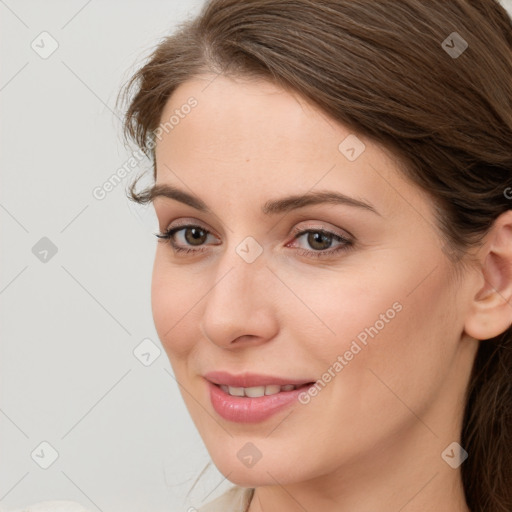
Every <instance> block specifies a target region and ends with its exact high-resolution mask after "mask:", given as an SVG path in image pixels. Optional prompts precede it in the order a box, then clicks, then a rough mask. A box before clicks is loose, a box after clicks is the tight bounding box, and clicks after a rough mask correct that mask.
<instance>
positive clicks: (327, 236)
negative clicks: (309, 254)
mask: <svg viewBox="0 0 512 512" xmlns="http://www.w3.org/2000/svg"><path fill="white" fill-rule="evenodd" d="M301 233H302V234H299V235H298V236H296V237H295V240H299V239H300V238H303V237H306V238H305V240H306V241H307V243H308V245H309V247H311V248H312V249H314V250H315V251H325V250H326V249H330V248H331V246H332V244H333V241H334V240H337V241H339V242H347V240H345V239H344V238H342V237H340V236H338V235H335V234H334V233H330V232H328V231H323V230H316V231H311V230H310V231H302V232H301Z"/></svg>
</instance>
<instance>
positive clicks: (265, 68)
mask: <svg viewBox="0 0 512 512" xmlns="http://www.w3.org/2000/svg"><path fill="white" fill-rule="evenodd" d="M454 33H456V34H454ZM204 72H210V73H223V74H225V75H232V76H244V77H258V78H266V79H268V80H271V81H273V82H274V83H276V84H278V85H281V86H283V87H285V88H289V89H290V90H293V91H295V92H298V93H300V94H301V95H302V96H304V97H305V98H307V99H308V100H310V101H312V102H313V103H315V104H317V105H318V106H319V107H320V108H321V109H323V111H325V112H326V113H327V114H328V115H329V116H330V117H331V118H333V119H334V120H336V121H339V122H341V123H343V124H345V125H347V126H348V127H350V128H351V129H352V130H353V132H354V133H358V134H362V135H363V136H366V137H368V138H370V139H371V140H373V141H375V142H376V143H380V144H381V145H383V146H384V147H386V148H388V149H389V150H391V151H392V152H393V154H394V155H396V156H397V157H398V160H399V162H400V163H401V164H402V171H403V172H404V173H405V175H406V176H408V177H409V178H410V179H411V180H413V182H415V183H416V184H417V185H419V186H420V187H421V188H422V189H424V190H426V191H428V192H429V193H430V194H431V197H432V198H433V201H434V203H435V204H436V206H437V224H438V227H439V229H440V232H441V233H442V236H443V239H444V241H445V243H446V246H447V247H448V248H449V249H450V250H449V251H448V255H449V256H450V257H451V258H453V260H454V262H456V261H460V260H461V257H462V255H463V254H464V251H465V250H466V249H468V248H469V247H471V246H473V245H474V244H477V243H478V242H479V241H480V240H481V239H482V236H483V235H485V233H487V232H488V230H489V228H490V227H491V226H492V224H493V222H494V220H495V219H496V218H497V217H498V216H499V215H500V214H501V213H503V212H504V211H506V210H508V209H510V208H511V202H510V199H509V198H510V197H512V195H510V194H507V193H505V191H506V189H507V185H512V21H511V19H510V17H509V16H508V14H507V12H506V11H505V9H504V8H503V7H502V6H501V5H500V4H499V3H498V2H497V1H496V0H385V1H384V0H212V1H209V2H207V3H206V4H205V6H204V8H203V10H202V12H201V13H200V15H199V16H197V17H196V18H194V19H192V20H189V21H187V22H186V23H184V24H182V26H181V27H179V29H178V30H176V31H175V32H174V34H173V35H171V36H169V37H168V38H166V39H165V40H164V41H163V42H161V43H160V44H159V45H158V47H157V48H156V49H155V50H154V52H153V53H152V54H151V56H150V58H149V60H148V61H147V63H146V64H145V65H144V66H143V67H142V68H141V69H140V70H139V71H138V72H137V73H136V74H135V75H134V76H133V77H132V79H131V80H130V82H129V83H128V84H127V86H126V88H125V90H124V92H125V96H123V98H125V99H128V98H129V105H128V108H127V112H126V118H125V133H126V134H127V136H128V137H129V138H131V139H133V140H134V141H135V142H136V143H137V144H138V145H139V147H140V148H141V149H142V150H143V151H144V152H146V154H148V155H149V156H150V157H152V158H153V161H154V145H155V130H156V129H157V128H158V125H159V123H160V121H161V119H160V118H161V114H162V110H163V108H164V106H165V104H166V102H167V100H168V99H169V96H170V95H171V94H172V93H173V91H174V90H175V89H176V87H177V86H179V85H180V84H182V83H183V82H185V81H186V80H188V79H190V78H193V77H194V76H197V75H199V74H202V73H204ZM155 172H156V169H155ZM155 177H156V174H155ZM135 185H136V182H134V183H133V184H132V186H131V188H130V198H131V199H133V200H135V201H138V202H141V203H144V202H148V201H151V195H150V194H149V193H148V192H147V190H146V191H143V192H140V193H137V192H135ZM511 190H512V189H511ZM461 439H462V441H461V443H462V446H463V447H464V448H465V449H466V451H467V452H468V453H469V458H468V459H467V461H466V462H464V464H463V465H462V467H461V469H462V477H463V483H464V489H465V494H466V500H467V503H468V506H469V507H470V508H471V510H472V511H473V512H480V511H482V512H510V511H512V329H511V328H509V329H507V330H506V331H505V332H503V333H502V334H501V335H499V336H497V337H496V338H493V339H490V340H485V341H481V342H480V348H479V350H478V353H477V356H476V359H475V363H474V368H473V374H472V378H471V382H470V385H469V388H468V391H467V405H466V410H465V415H464V420H463V429H462V433H461Z"/></svg>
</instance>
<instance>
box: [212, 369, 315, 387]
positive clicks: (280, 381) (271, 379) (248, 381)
mask: <svg viewBox="0 0 512 512" xmlns="http://www.w3.org/2000/svg"><path fill="white" fill-rule="evenodd" d="M203 377H204V378H205V379H206V380H208V381H210V382H211V383H213V384H219V385H220V384H223V385H225V386H232V387H237V388H251V387H254V386H270V385H272V384H275V385H278V386H285V385H286V384H293V385H294V386H302V385H304V384H308V383H310V382H315V380H316V379H300V378H299V379H289V378H283V377H277V376H274V375H261V374H257V373H249V372H246V373H243V374H240V375H232V374H230V373H228V372H225V371H215V372H208V373H205V374H204V375H203Z"/></svg>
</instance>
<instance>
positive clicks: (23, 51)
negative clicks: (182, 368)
mask: <svg viewBox="0 0 512 512" xmlns="http://www.w3.org/2000/svg"><path fill="white" fill-rule="evenodd" d="M202 3H203V0H186V1H185V0H181V1H179V0H150V1H147V2H144V1H142V0H130V1H127V0H108V1H106V0H104V1H101V2H100V1H99V0H89V1H87V0H67V1H64V0H52V1H48V0H47V1H44V2H41V1H36V0H31V1H29V0H17V1H16V0H0V38H1V50H0V51H1V59H2V65H1V75H0V106H1V107H0V108H1V112H0V129H1V144H2V153H1V169H2V180H1V184H0V220H1V222H2V234H3V242H2V253H1V258H2V259H1V267H0V268H1V274H0V305H1V322H2V323H1V327H2V340H1V344H0V363H1V367H0V378H1V381H0V393H1V395H0V397H1V402H0V457H1V458H0V460H1V463H0V508H2V509H9V508H18V507H22V506H24V505H27V504H29V503H34V502H36V501H42V500H51V499H67V500H74V501H78V502H81V503H82V504H83V505H84V506H86V507H88V508H89V509H90V510H91V511H93V510H100V511H105V512H107V511H108V512H117V511H119V512H120V511H124V512H132V511H141V510H144V511H151V512H159V511H171V510H172V511H184V512H185V511H187V509H188V507H190V506H196V507H198V506H200V504H201V503H202V500H206V501H209V500H210V499H212V498H213V497H214V496H216V495H218V494H220V493H221V492H223V491H224V490H225V489H226V488H227V487H229V486H230V485H231V484H230V482H228V481H226V480H225V479H224V477H223V476H222V475H221V474H220V473H219V472H218V471H217V470H216V469H215V467H213V466H212V467H210V469H209V470H208V471H207V472H206V474H205V475H204V478H202V479H201V481H200V482H199V484H198V485H197V487H196V489H195V491H194V492H193V493H192V494H191V496H190V497H189V498H188V499H187V498H186V497H185V494H186V493H187V491H188V490H189V488H190V486H191V485H192V483H193V481H194V480H195V479H196V477H197V476H198V474H199V472H200V471H201V469H202V468H203V467H204V466H205V464H206V463H207V462H208V461H209V456H208V453H207V451H206V449H205V448H204V446H203V443H202V440H201V438H200V437H199V435H198V433H197V431H196V429H195V426H194V425H193V423H192V421H191V419H190V418H189V415H188V412H187V411H186V408H185V406H184V404H183V401H182V398H181V395H180V393H179V389H178V386H177V384H176V382H175V381H174V380H173V377H172V370H171V367H170V364H169V362H168V360H167V357H166V355H165V353H164V352H163V349H162V347H161V345H160V342H159V341H158V337H157V334H156V331H155V329H154V326H153V320H152V316H151V305H150V282H151V270H152V263H153V254H154V246H155V243H156V242H155V237H154V236H153V234H152V233H153V232H155V230H156V229H157V228H156V224H155V219H154V215H153V212H152V209H151V208H142V207H138V206H137V205H135V204H134V203H131V202H129V201H128V200H127V199H126V197H125V188H126V186H127V185H128V184H129V183H130V182H131V181H132V179H133V178H134V177H135V176H136V175H137V174H138V173H140V172H142V171H144V170H147V169H148V166H149V164H148V162H147V161H146V162H142V163H141V165H139V166H138V167H137V168H136V169H134V170H133V171H131V173H130V174H129V175H128V176H127V177H126V178H125V179H124V180H123V182H122V183H121V184H120V185H118V186H117V187H116V188H115V189H114V190H113V191H111V192H110V193H108V194H107V196H106V197H105V198H104V199H103V200H97V199H95V198H94V197H93V194H92V191H93V189H94V188H95V187H98V186H101V185H102V184H103V183H104V182H105V181H106V180H108V179H109V177H110V176H112V174H114V173H116V171H117V169H119V168H120V167H122V165H123V164H125V162H126V161H127V159H128V158H129V157H130V154H131V153H130V150H129V149H126V148H125V147H124V145H123V142H122V138H121V135H120V132H121V129H120V122H119V120H118V119H117V117H116V115H119V116H120V115H121V113H120V112H118V111H116V110H115V100H116V95H117V93H118V91H119V89H120V87H121V85H122V84H123V82H124V81H125V80H126V79H127V78H128V77H129V76H130V73H131V72H133V71H134V70H135V69H136V65H137V63H140V62H141V60H142V58H143V57H144V56H146V55H147V53H148V51H149V49H150V48H152V47H153V46H154V45H155V44H156V43H157V41H158V40H159V38H160V37H162V36H164V35H166V34H167V33H168V32H169V31H170V30H172V28H173V27H174V26H175V25H176V24H177V23H179V22H180V21H182V20H184V19H185V18H187V17H188V16H191V15H193V14H194V13H196V12H197V11H198V10H199V8H200V7H201V5H202ZM503 3H504V5H506V6H507V8H509V10H510V11H511V12H512V0H506V1H504V2H503ZM43 31H47V32H48V33H49V34H51V36H52V38H54V39H55V40H56V41H57V43H58V45H59V46H58V48H57V50H56V51H55V52H54V53H53V54H52V55H50V56H49V57H48V58H46V59H44V58H41V57H40V56H39V54H38V53H36V51H34V50H33V49H32V47H31V43H32V41H34V40H35V41H36V43H35V44H38V45H39V47H38V48H39V51H40V52H42V51H45V50H46V51H47V50H48V49H49V48H51V46H50V45H51V41H50V40H49V39H48V38H47V37H48V36H40V34H41V32H43ZM41 38H43V43H41ZM45 38H46V39H45ZM43 44H44V46H43ZM133 149H134V148H132V149H131V151H133ZM43 237H47V238H48V239H50V240H51V242H52V243H53V244H54V245H55V246H56V247H57V253H56V254H55V255H54V256H53V257H51V253H49V254H48V256H46V258H47V261H45V262H44V261H40V259H39V258H43V257H44V252H43V253H39V257H37V256H36V255H35V254H34V253H33V247H34V246H35V245H36V244H37V243H38V242H39V241H40V239H41V238H43ZM36 247H37V246H36ZM43 249H44V248H43ZM43 249H39V251H41V250H43ZM35 252H38V251H35ZM145 339H150V340H151V342H149V343H150V345H149V346H150V347H153V348H152V349H151V350H150V353H151V354H152V355H151V356H143V357H141V359H142V360H143V361H144V360H146V363H147V362H148V361H147V358H148V357H149V358H150V361H153V358H155V357H156V356H157V355H158V354H157V352H158V348H160V349H161V353H160V355H159V356H158V357H156V359H154V361H153V362H152V363H151V364H150V365H149V366H145V365H144V364H143V362H141V360H139V359H138V358H137V357H136V356H135V355H134V349H136V347H137V346H138V345H139V344H140V343H141V342H142V340H145ZM146 343H148V342H146ZM151 343H152V344H153V345H151ZM142 352H147V350H146V349H144V350H142ZM43 441H46V442H48V443H49V444H50V445H51V446H53V448H54V449H55V450H56V451H57V452H58V458H57V459H56V461H55V462H54V463H53V464H52V465H51V466H50V467H48V469H42V468H41V467H40V464H43V465H44V462H45V460H50V459H49V457H50V451H49V449H48V448H47V447H45V446H44V445H43V446H42V447H41V446H40V443H41V442H43ZM34 450H35V452H34ZM33 452H34V453H33ZM31 454H32V455H31Z"/></svg>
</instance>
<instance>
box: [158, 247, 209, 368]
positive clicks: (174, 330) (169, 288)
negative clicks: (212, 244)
mask: <svg viewBox="0 0 512 512" xmlns="http://www.w3.org/2000/svg"><path fill="white" fill-rule="evenodd" d="M198 281H199V280H198V279H195V278H194V276H193V275H192V276H191V275H189V274H188V272H187V271H186V270H184V269H183V268H176V267H172V266H171V265H169V264H168V263H166V261H165V255H164V254H161V253H160V254H159V249H157V254H156V257H155V262H154V266H153V276H152V282H151V308H152V311H153V321H154V324H155V328H156V331H157V333H158V336H159V338H160V341H161V343H162V345H163V346H164V348H165V350H166V352H167V354H168V356H169V358H170V359H174V358H183V357H185V356H186V355H187V354H188V352H189V351H190V350H191V348H192V345H193V344H192V340H193V339H194V337H193V336H196V337H197V325H198V323H199V321H200V319H199V318H198V316H197V310H198V308H197V302H198V301H199V300H200V298H201V297H202V295H204V290H203V287H202V286H201V283H200V282H198ZM194 326H196V327H195V332H194V333H192V329H194Z"/></svg>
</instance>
